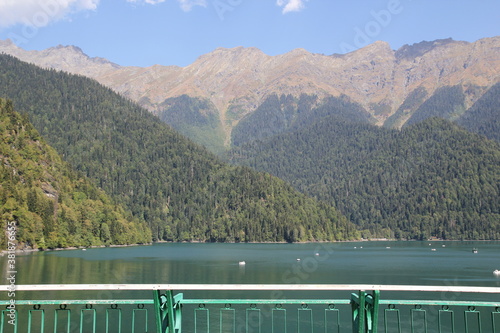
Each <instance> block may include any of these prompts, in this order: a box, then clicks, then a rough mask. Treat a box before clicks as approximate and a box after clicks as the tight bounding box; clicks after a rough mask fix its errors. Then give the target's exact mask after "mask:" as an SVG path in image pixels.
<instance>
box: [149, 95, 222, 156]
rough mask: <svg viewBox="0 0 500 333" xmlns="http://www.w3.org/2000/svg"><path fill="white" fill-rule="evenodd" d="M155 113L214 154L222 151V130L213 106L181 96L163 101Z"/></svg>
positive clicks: (207, 102)
mask: <svg viewBox="0 0 500 333" xmlns="http://www.w3.org/2000/svg"><path fill="white" fill-rule="evenodd" d="M159 109H160V111H158V112H157V115H158V117H159V118H160V120H162V121H164V122H166V123H167V124H169V125H170V126H172V127H173V128H174V129H176V130H177V131H178V132H179V133H181V134H183V135H185V136H187V137H188V138H190V139H191V140H193V141H194V142H196V143H198V144H201V145H203V146H205V147H207V148H208V150H210V151H212V152H215V153H222V152H223V151H224V135H225V134H224V129H223V127H222V123H221V120H220V118H219V113H218V111H217V108H216V107H215V105H213V104H212V103H211V102H210V101H208V100H204V99H201V98H195V97H189V96H187V95H181V96H179V97H172V98H168V99H167V100H165V101H164V102H163V103H161V104H160V105H159Z"/></svg>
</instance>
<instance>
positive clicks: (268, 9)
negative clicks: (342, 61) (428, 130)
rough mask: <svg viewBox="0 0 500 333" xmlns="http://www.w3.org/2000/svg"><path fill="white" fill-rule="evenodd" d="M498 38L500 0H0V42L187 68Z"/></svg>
mask: <svg viewBox="0 0 500 333" xmlns="http://www.w3.org/2000/svg"><path fill="white" fill-rule="evenodd" d="M498 35H500V1H499V0H463V1H462V0H453V1H450V0H0V39H2V40H5V39H7V38H9V39H11V40H12V41H13V42H14V43H15V44H16V45H18V46H19V47H22V48H24V49H27V50H42V49H46V48H49V47H54V46H57V45H75V46H78V47H80V48H81V49H82V50H83V51H84V52H85V53H86V54H87V55H89V56H91V57H103V58H106V59H108V60H110V61H112V62H114V63H117V64H119V65H122V66H141V67H146V66H151V65H154V64H160V65H177V66H187V65H189V64H190V63H192V62H194V61H195V60H196V59H197V58H198V57H199V56H201V55H203V54H206V53H209V52H211V51H213V50H215V49H216V48H218V47H225V48H232V47H237V46H244V47H257V48H259V49H261V50H262V51H263V52H264V53H266V54H268V55H278V54H283V53H286V52H289V51H291V50H293V49H296V48H303V49H306V50H307V51H309V52H312V53H320V54H327V55H330V54H334V53H347V52H351V51H354V50H356V49H358V48H361V47H364V46H366V45H368V44H370V43H373V42H375V41H378V40H381V41H386V42H388V43H389V44H390V45H391V47H392V48H393V49H398V48H400V47H401V46H403V45H405V44H413V43H418V42H421V41H424V40H427V41H432V40H435V39H441V38H450V37H451V38H453V39H455V40H464V41H469V42H474V41H476V40H478V39H481V38H484V37H493V36H498Z"/></svg>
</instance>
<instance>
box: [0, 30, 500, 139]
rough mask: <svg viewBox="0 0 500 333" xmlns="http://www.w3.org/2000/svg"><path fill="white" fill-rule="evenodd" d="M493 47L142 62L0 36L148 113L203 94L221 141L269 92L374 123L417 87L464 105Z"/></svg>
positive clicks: (444, 43) (492, 70) (237, 54)
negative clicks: (348, 109) (323, 101)
mask: <svg viewBox="0 0 500 333" xmlns="http://www.w3.org/2000/svg"><path fill="white" fill-rule="evenodd" d="M499 50H500V36H497V37H490V38H483V39H480V40H478V41H476V42H472V43H471V42H463V41H454V40H452V39H444V40H436V41H431V42H426V41H424V42H420V43H415V44H412V45H404V46H402V47H401V48H399V49H398V50H393V49H391V47H390V45H389V44H388V43H386V42H382V41H377V42H374V43H373V44H370V45H368V46H366V47H364V48H362V49H359V50H356V51H353V52H350V53H347V54H343V55H322V54H313V53H310V52H308V51H306V50H304V49H295V50H292V51H290V52H287V53H284V54H281V55H276V56H270V55H266V54H265V53H264V52H262V51H261V50H259V49H258V48H255V47H250V48H246V47H241V46H240V47H235V48H229V49H228V48H217V49H215V50H214V51H212V52H210V53H207V54H204V55H201V56H200V57H198V58H197V59H196V60H195V61H194V62H193V63H192V64H190V65H188V66H185V67H178V66H162V65H154V66H150V67H146V68H141V67H122V66H119V65H116V64H113V63H111V62H107V61H106V60H102V58H90V57H88V56H86V55H85V54H84V53H83V51H82V50H80V49H77V48H76V47H71V46H66V47H56V48H50V49H47V50H44V51H23V50H22V49H20V48H18V47H16V46H15V45H13V44H12V43H8V42H5V41H4V42H0V52H5V53H8V54H11V55H14V56H16V57H18V58H20V59H21V60H23V61H28V62H32V63H35V64H37V65H39V66H42V67H51V68H56V69H60V70H65V71H69V72H71V73H75V74H80V75H85V76H88V77H91V78H94V79H96V80H97V81H99V82H100V83H101V84H104V85H105V86H108V87H110V88H112V89H113V90H115V91H116V92H118V93H120V94H122V95H123V96H125V97H127V98H130V99H132V100H134V101H136V102H138V103H139V104H140V105H141V106H144V107H146V108H147V109H148V110H150V111H151V112H153V113H155V114H158V113H159V112H161V111H163V109H162V107H163V106H162V104H163V103H164V102H165V101H167V100H168V99H169V98H174V97H179V96H182V95H187V96H190V97H196V98H201V99H206V100H207V101H210V103H212V104H213V105H214V106H215V108H216V109H217V111H218V113H219V119H220V122H221V126H222V128H223V129H224V132H225V133H226V134H225V135H226V140H225V145H226V146H228V145H229V144H230V140H229V139H228V138H230V135H231V131H232V129H233V127H234V126H236V125H237V124H238V122H239V121H240V120H241V119H243V118H244V117H245V116H246V115H248V114H250V113H252V112H254V111H255V110H256V109H257V108H258V106H259V105H260V104H261V103H262V102H263V101H264V100H265V99H266V98H267V97H268V96H269V95H271V94H278V95H281V94H291V95H293V96H296V97H298V96H299V95H300V94H303V93H305V94H311V95H313V94H314V95H318V96H319V97H320V98H324V97H328V96H334V97H339V96H341V95H346V96H348V97H350V98H351V99H352V100H353V101H354V102H356V103H359V104H360V105H361V106H363V107H364V108H365V109H366V110H367V111H368V112H369V113H370V114H371V115H372V116H373V117H374V118H375V119H376V121H377V124H378V125H382V124H383V123H384V122H385V121H386V120H387V119H388V118H389V117H390V116H392V115H394V114H395V113H396V112H397V111H398V109H399V108H400V107H401V106H402V105H403V104H404V102H405V100H406V98H408V97H409V96H411V94H412V93H413V92H414V91H415V90H417V89H425V90H426V92H427V94H426V97H424V98H423V99H422V101H421V102H422V103H423V102H425V100H426V99H427V98H430V96H432V95H433V93H434V92H435V91H436V90H437V89H439V88H442V87H445V86H457V85H459V86H462V87H465V88H468V87H475V88H477V89H475V93H474V94H470V95H469V94H466V96H465V97H466V98H465V104H466V108H468V107H470V106H472V105H473V103H474V102H475V101H476V100H477V99H479V98H480V97H481V96H482V94H483V93H484V92H486V90H487V89H488V88H490V87H491V86H493V85H494V84H495V83H497V82H499V81H500V52H498V51H499ZM465 90H467V89H465ZM418 106H419V105H415V107H418ZM413 111H415V110H410V111H409V112H410V113H411V112H413ZM228 113H230V116H229V115H228ZM406 120H407V118H402V119H399V121H395V122H393V123H394V126H396V127H401V126H402V125H403V124H404V122H405V121H406ZM167 122H168V120H167Z"/></svg>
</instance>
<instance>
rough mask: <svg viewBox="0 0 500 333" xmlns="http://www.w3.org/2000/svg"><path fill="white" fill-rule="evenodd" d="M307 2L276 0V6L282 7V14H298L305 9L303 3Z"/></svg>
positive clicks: (304, 0) (300, 0)
mask: <svg viewBox="0 0 500 333" xmlns="http://www.w3.org/2000/svg"><path fill="white" fill-rule="evenodd" d="M306 1H307V0H277V1H276V4H277V5H278V6H280V7H283V10H282V13H283V14H286V13H290V12H300V11H301V10H302V9H304V8H305V4H304V3H305V2H306Z"/></svg>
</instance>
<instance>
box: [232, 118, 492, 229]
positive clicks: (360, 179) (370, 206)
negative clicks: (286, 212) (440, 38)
mask: <svg viewBox="0 0 500 333" xmlns="http://www.w3.org/2000/svg"><path fill="white" fill-rule="evenodd" d="M229 156H230V159H231V160H232V161H233V163H238V164H244V165H248V166H251V167H254V168H256V169H258V170H265V171H267V172H270V173H271V174H273V175H275V176H278V177H280V178H282V179H285V180H287V181H288V182H290V183H291V184H292V185H293V186H294V187H295V188H297V189H299V190H300V191H302V192H304V193H307V194H309V195H312V196H315V197H317V198H319V199H321V200H324V201H325V202H329V203H332V204H333V205H335V206H336V207H337V208H338V209H339V210H340V211H341V212H342V213H344V214H345V215H346V216H347V217H348V218H349V219H350V220H351V221H353V222H355V223H356V224H357V225H358V226H359V227H360V229H362V230H363V236H364V237H396V238H400V239H426V238H428V237H439V238H444V239H499V238H500V145H499V144H497V143H496V142H494V141H489V140H487V139H484V138H483V137H480V136H478V135H476V134H472V133H470V132H468V131H466V130H463V129H461V128H459V127H458V126H456V125H453V124H452V123H450V122H448V121H446V120H442V119H438V118H430V119H427V120H425V121H423V122H421V123H418V124H416V125H413V126H409V127H407V128H405V129H404V130H402V131H399V130H394V129H385V128H379V127H376V126H372V125H369V124H361V123H352V122H338V121H336V120H335V119H330V118H324V119H323V120H322V121H320V122H317V123H315V124H313V125H311V126H309V127H307V128H302V129H300V130H297V131H294V132H290V133H286V134H281V135H277V136H275V137H273V138H272V139H269V140H267V141H260V142H254V143H252V144H247V145H243V146H242V147H239V148H235V149H233V150H232V152H231V154H230V155H229Z"/></svg>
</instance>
